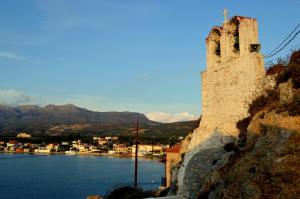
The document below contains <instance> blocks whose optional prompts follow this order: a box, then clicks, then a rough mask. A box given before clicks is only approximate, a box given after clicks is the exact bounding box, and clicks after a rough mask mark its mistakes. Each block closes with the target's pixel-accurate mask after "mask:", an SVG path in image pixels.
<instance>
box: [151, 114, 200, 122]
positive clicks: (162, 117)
mask: <svg viewBox="0 0 300 199" xmlns="http://www.w3.org/2000/svg"><path fill="white" fill-rule="evenodd" d="M146 116H147V117H148V118H149V119H150V120H153V121H157V122H166V123H171V122H181V121H190V120H196V119H197V117H196V116H195V115H193V114H190V113H188V112H182V113H176V114H169V113H165V112H152V113H147V114H146Z"/></svg>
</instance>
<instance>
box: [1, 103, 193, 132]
mask: <svg viewBox="0 0 300 199" xmlns="http://www.w3.org/2000/svg"><path fill="white" fill-rule="evenodd" d="M137 118H138V120H139V124H140V127H141V133H142V134H143V135H145V136H156V137H170V136H185V135H186V134H187V133H188V132H189V131H191V129H193V128H194V126H195V123H196V122H195V121H190V122H176V123H169V124H168V123H159V122H155V121H151V120H149V119H148V118H147V117H146V116H145V115H144V114H142V113H136V112H95V111H91V110H88V109H85V108H81V107H77V106H75V105H73V104H66V105H53V104H50V105H47V106H44V107H40V106H36V105H23V106H18V107H9V106H4V105H0V130H1V133H0V135H2V136H3V135H5V136H13V135H16V133H17V132H19V131H26V132H29V133H31V134H32V135H37V136H44V135H55V136H61V135H68V134H70V133H80V134H82V135H85V136H92V135H132V134H133V133H134V131H135V125H136V121H137Z"/></svg>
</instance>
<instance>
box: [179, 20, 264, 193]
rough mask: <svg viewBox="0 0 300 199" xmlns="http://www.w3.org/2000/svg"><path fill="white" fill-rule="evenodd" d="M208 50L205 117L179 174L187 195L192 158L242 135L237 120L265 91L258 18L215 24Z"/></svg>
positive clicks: (245, 114) (204, 80) (202, 75)
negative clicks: (188, 169)
mask: <svg viewBox="0 0 300 199" xmlns="http://www.w3.org/2000/svg"><path fill="white" fill-rule="evenodd" d="M206 49H207V50H206V59H207V67H206V70H205V71H204V72H202V74H201V77H202V119H201V123H200V126H199V127H198V128H197V129H195V131H194V132H193V136H192V139H191V142H190V145H189V152H188V153H187V154H186V155H185V158H184V162H183V164H182V166H181V168H180V172H179V174H178V189H179V194H183V195H186V193H187V192H188V191H189V189H188V188H187V187H184V186H185V185H184V184H183V183H187V180H186V179H184V178H185V176H192V175H190V174H189V173H188V172H190V171H186V170H185V168H187V167H191V166H189V165H188V164H189V161H190V160H191V159H195V158H193V156H194V155H195V154H201V150H207V149H214V148H220V147H223V146H224V144H226V143H227V142H230V141H232V139H234V138H235V137H237V136H238V133H239V131H238V129H237V128H236V123H237V122H238V121H239V120H241V119H243V118H245V117H247V116H248V107H249V104H250V102H251V101H253V100H254V99H255V98H256V97H258V96H259V95H261V94H262V92H263V88H264V85H263V84H264V82H265V77H266V75H265V68H264V61H263V55H262V54H260V53H259V50H260V44H259V41H258V25H257V20H256V19H253V18H248V17H241V16H234V17H232V18H231V19H230V20H228V21H227V20H225V21H224V23H223V25H222V27H219V26H216V27H213V28H212V29H211V31H210V33H209V35H208V37H207V38H206ZM212 151H214V150H212ZM206 156H207V154H206ZM198 159H201V158H198ZM192 162H194V161H192ZM193 164H194V163H193ZM199 164H201V162H199ZM191 172H199V171H191ZM201 175H204V174H201ZM186 186H188V185H186ZM184 190H185V192H186V193H184ZM189 195H190V194H189ZM186 197H187V198H190V197H189V196H187V195H186Z"/></svg>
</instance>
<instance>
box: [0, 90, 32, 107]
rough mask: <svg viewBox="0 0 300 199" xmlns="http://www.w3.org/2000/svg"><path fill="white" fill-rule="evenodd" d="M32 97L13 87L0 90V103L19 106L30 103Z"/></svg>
mask: <svg viewBox="0 0 300 199" xmlns="http://www.w3.org/2000/svg"><path fill="white" fill-rule="evenodd" d="M33 100H34V98H33V97H32V96H30V95H27V94H25V93H23V92H21V91H17V90H14V89H9V90H0V104H2V105H7V106H19V105H23V104H31V103H32V102H33Z"/></svg>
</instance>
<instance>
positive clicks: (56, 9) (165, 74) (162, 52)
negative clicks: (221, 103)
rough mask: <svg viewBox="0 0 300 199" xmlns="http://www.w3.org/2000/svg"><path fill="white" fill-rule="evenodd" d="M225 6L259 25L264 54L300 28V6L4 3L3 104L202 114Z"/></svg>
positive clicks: (295, 1) (130, 0)
mask: <svg viewBox="0 0 300 199" xmlns="http://www.w3.org/2000/svg"><path fill="white" fill-rule="evenodd" d="M224 8H227V9H228V10H229V16H233V15H243V16H249V17H255V18H257V19H258V23H259V38H260V42H261V44H262V53H268V52H269V51H271V50H272V49H273V48H274V47H276V45H277V44H279V43H280V42H281V41H282V40H283V39H284V38H285V37H286V36H287V35H288V34H289V33H290V32H291V30H292V29H293V28H294V27H295V26H296V25H297V24H298V23H300V12H299V10H300V0H286V1H274V0H273V1H269V0H266V1H265V0H264V1H261V0H252V1H233V0H232V1H200V0H76V1H73V0H26V1H21V0H1V1H0V26H1V29H0V68H1V73H0V103H3V104H9V105H13V106H15V105H19V104H39V105H45V104H49V103H52V104H66V103H72V104H75V105H77V106H81V107H85V108H88V109H91V110H97V111H137V112H142V113H145V114H147V113H152V115H154V117H155V116H157V117H158V118H157V120H172V119H173V120H174V121H175V120H176V119H174V117H175V118H176V117H177V119H178V118H186V119H190V118H193V117H198V116H199V115H200V113H201V92H200V88H201V85H200V72H201V71H202V70H204V69H205V37H206V36H207V34H208V32H209V31H210V29H211V27H213V26H214V25H221V23H222V21H223V16H222V13H223V9H224ZM299 43H300V37H298V38H297V39H295V40H294V42H293V45H296V44H298V46H299ZM293 45H290V46H289V47H288V48H287V49H286V50H284V51H283V52H282V53H280V54H279V56H284V55H286V54H288V53H289V48H291V47H292V46H293ZM275 58H276V57H275ZM266 61H268V60H266ZM155 114H158V115H160V117H161V118H167V119H161V118H159V116H158V115H155ZM173 120H172V121H173Z"/></svg>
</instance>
